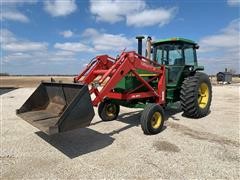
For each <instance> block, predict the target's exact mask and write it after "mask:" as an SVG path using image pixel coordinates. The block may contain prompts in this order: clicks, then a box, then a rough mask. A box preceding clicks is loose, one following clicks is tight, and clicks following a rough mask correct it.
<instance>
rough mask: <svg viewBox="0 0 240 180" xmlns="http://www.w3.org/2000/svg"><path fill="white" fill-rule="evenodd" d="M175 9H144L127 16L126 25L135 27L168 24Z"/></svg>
mask: <svg viewBox="0 0 240 180" xmlns="http://www.w3.org/2000/svg"><path fill="white" fill-rule="evenodd" d="M176 10H177V8H170V9H163V8H158V9H146V10H143V11H142V12H139V13H133V14H129V15H127V25H130V26H135V27H143V26H152V25H156V24H158V25H160V26H163V25H165V24H168V23H169V22H170V20H171V19H172V18H173V17H174V16H175V14H176Z"/></svg>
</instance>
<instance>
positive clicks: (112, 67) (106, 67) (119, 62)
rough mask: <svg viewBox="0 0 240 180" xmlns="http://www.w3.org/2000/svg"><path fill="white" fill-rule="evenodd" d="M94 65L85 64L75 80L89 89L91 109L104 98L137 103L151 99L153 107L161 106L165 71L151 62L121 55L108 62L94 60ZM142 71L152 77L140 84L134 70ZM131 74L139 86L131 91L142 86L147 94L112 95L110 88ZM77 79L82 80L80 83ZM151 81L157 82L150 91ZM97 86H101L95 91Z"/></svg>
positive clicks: (163, 94)
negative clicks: (155, 105)
mask: <svg viewBox="0 0 240 180" xmlns="http://www.w3.org/2000/svg"><path fill="white" fill-rule="evenodd" d="M95 60H96V62H95V63H92V64H89V66H87V67H86V69H85V70H84V71H83V73H81V74H80V75H79V76H77V77H76V78H75V80H77V81H78V82H79V83H82V84H87V85H92V88H91V89H90V94H92V93H94V94H95V98H94V99H93V100H92V103H93V105H94V106H97V105H98V103H99V102H101V101H103V100H104V99H105V98H110V99H122V100H130V99H135V98H136V99H141V98H149V97H154V98H155V100H156V103H158V104H164V103H165V67H164V66H162V65H158V64H157V63H156V62H154V61H151V60H149V59H147V58H145V57H143V56H141V55H139V54H137V53H135V52H134V51H131V52H123V53H122V54H121V55H120V57H119V58H118V59H114V58H111V57H109V56H106V55H103V56H98V57H96V59H95ZM139 69H141V70H146V71H148V72H151V73H154V74H156V76H155V77H153V78H152V79H150V80H149V81H146V80H144V79H143V78H142V77H141V76H140V75H139V74H138V72H137V70H139ZM129 73H131V74H132V75H134V76H136V78H137V79H138V80H139V81H140V82H141V83H142V85H140V86H139V87H136V89H135V90H137V89H139V88H140V87H142V86H145V87H146V88H147V89H148V91H147V92H137V93H136V92H134V91H135V90H134V91H131V92H127V93H117V92H114V87H115V86H116V85H117V83H118V82H120V81H121V79H122V78H123V77H124V76H126V75H127V74H129ZM80 78H82V79H81V80H80ZM154 79H159V84H158V89H154V88H153V87H152V86H151V85H150V84H149V83H150V82H151V81H153V80H154ZM97 86H102V89H101V90H99V89H98V88H97Z"/></svg>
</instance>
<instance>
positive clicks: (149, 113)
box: [140, 104, 164, 135]
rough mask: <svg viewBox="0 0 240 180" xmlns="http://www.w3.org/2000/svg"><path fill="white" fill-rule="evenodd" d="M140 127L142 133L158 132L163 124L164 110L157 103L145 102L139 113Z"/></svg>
mask: <svg viewBox="0 0 240 180" xmlns="http://www.w3.org/2000/svg"><path fill="white" fill-rule="evenodd" d="M140 122H141V127H142V130H143V132H144V134H149V135H150V134H158V133H159V132H161V130H162V128H163V124H164V111H163V108H162V107H161V106H160V105H158V104H147V105H146V107H145V109H144V110H143V112H142V115H141V119H140Z"/></svg>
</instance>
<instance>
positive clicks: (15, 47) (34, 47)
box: [0, 29, 48, 52]
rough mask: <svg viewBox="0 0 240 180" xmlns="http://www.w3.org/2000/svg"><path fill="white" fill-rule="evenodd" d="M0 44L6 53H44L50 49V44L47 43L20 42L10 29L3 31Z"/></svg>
mask: <svg viewBox="0 0 240 180" xmlns="http://www.w3.org/2000/svg"><path fill="white" fill-rule="evenodd" d="M0 43H1V48H2V49H3V50H4V51H6V52H9V51H10V52H27V51H44V50H47V48H48V43H46V42H32V41H28V40H23V39H21V40H19V39H17V38H16V37H15V35H14V34H13V33H12V32H11V31H9V30H8V29H1V39H0Z"/></svg>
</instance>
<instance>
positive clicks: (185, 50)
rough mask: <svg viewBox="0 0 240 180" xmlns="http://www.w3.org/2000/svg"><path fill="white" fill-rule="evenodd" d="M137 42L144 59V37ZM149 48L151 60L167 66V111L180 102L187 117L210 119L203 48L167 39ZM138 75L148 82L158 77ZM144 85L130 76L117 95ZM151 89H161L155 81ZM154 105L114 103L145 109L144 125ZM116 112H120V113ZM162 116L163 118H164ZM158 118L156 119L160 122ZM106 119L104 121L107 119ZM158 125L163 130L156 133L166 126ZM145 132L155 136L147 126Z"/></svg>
mask: <svg viewBox="0 0 240 180" xmlns="http://www.w3.org/2000/svg"><path fill="white" fill-rule="evenodd" d="M136 38H137V39H138V54H140V55H141V54H142V39H143V38H144V37H143V36H139V37H136ZM149 40H151V38H150V37H148V40H147V41H149ZM149 44H151V47H146V56H149V57H148V58H150V59H151V60H152V61H154V62H156V63H157V64H160V65H165V67H166V71H165V72H166V74H165V77H166V103H165V105H164V106H163V107H166V106H172V105H173V104H174V103H175V102H180V103H181V108H182V110H183V115H184V116H186V117H189V118H201V117H204V116H206V115H207V114H208V113H209V112H210V105H211V100H212V86H211V82H210V80H209V77H208V75H207V74H205V73H203V72H199V71H203V70H204V67H203V66H199V65H198V61H197V53H196V50H197V49H198V48H199V46H198V44H197V43H195V42H194V41H192V40H189V39H185V38H169V39H163V40H159V41H155V42H153V43H147V45H146V46H149ZM147 51H149V52H147ZM147 54H149V55H147ZM138 72H139V75H140V76H142V77H143V78H144V79H145V80H148V79H151V77H153V76H155V74H152V73H149V72H148V71H142V70H138ZM140 84H141V82H139V81H138V80H137V78H136V77H135V76H132V75H131V73H130V74H128V76H125V77H124V78H123V79H122V80H121V81H120V82H119V83H118V84H117V86H116V88H115V91H119V92H125V91H131V90H132V89H134V88H135V87H136V86H138V85H140ZM151 86H152V87H154V89H157V86H158V81H155V82H154V81H152V82H151ZM141 90H142V91H144V90H146V88H145V87H143V88H142V89H141ZM151 103H152V101H151V99H147V100H146V99H143V100H142V101H139V99H138V100H137V101H118V100H117V101H116V100H112V104H115V105H116V104H119V105H122V106H126V107H135V108H137V107H140V108H145V109H144V111H143V115H142V119H143V120H141V121H144V118H145V116H144V114H149V107H150V109H151V108H152V106H153V104H151ZM146 105H147V107H146ZM148 106H149V107H148ZM117 109H119V108H117ZM116 112H119V110H118V111H116ZM161 113H162V110H161ZM161 116H163V114H162V115H161ZM116 117H117V115H115V116H114V119H115V118H116ZM156 117H158V116H156ZM156 117H155V118H154V117H153V119H157V118H156ZM102 119H103V120H104V118H102ZM105 119H108V118H105ZM110 119H111V118H110ZM154 122H155V121H154ZM141 124H144V123H141ZM157 124H158V126H157V128H159V129H158V130H157V131H153V132H160V128H162V125H163V122H162V121H161V123H157ZM153 125H154V123H153ZM150 126H151V125H150ZM142 128H143V130H144V132H145V133H147V134H152V133H151V132H149V131H148V130H147V129H149V128H144V127H143V126H142ZM150 129H151V128H150ZM153 129H154V128H153ZM153 134H154V133H153Z"/></svg>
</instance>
